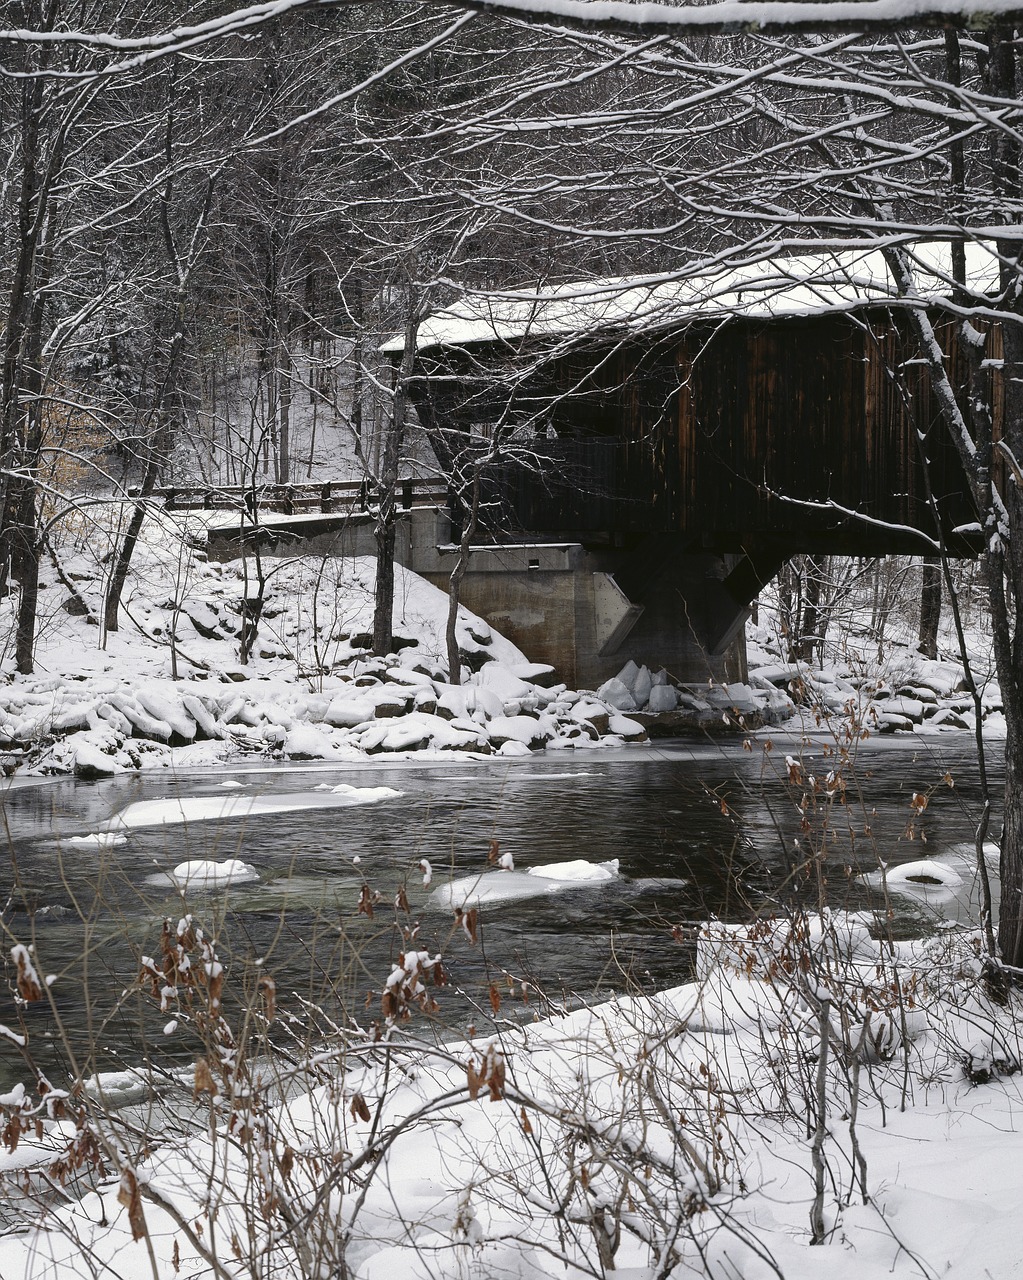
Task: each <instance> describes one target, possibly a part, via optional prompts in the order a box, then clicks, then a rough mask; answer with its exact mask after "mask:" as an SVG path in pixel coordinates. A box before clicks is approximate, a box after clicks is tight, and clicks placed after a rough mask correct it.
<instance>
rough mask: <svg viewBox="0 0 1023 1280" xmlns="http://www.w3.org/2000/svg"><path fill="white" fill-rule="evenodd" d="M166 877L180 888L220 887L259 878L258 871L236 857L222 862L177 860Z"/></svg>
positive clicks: (246, 882) (197, 859)
mask: <svg viewBox="0 0 1023 1280" xmlns="http://www.w3.org/2000/svg"><path fill="white" fill-rule="evenodd" d="M166 879H168V880H170V881H172V882H173V883H174V884H175V885H177V886H178V887H179V888H181V889H220V888H223V887H224V886H225V885H229V884H248V883H250V882H251V881H253V880H258V879H259V872H258V871H257V870H256V868H255V867H250V866H249V864H248V863H247V862H242V861H240V859H238V858H227V859H226V860H225V861H224V862H214V861H212V860H210V859H202V858H195V859H192V860H190V861H188V862H179V863H178V865H177V866H176V867H175V868H174V870H173V871H170V872H168V873H167V877H166Z"/></svg>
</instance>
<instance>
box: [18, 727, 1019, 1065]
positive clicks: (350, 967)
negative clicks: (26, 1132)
mask: <svg viewBox="0 0 1023 1280" xmlns="http://www.w3.org/2000/svg"><path fill="white" fill-rule="evenodd" d="M772 746H773V749H770V750H765V742H764V739H763V738H761V739H758V740H756V741H754V742H753V743H752V749H750V750H746V749H744V747H743V745H742V744H741V743H740V742H738V741H736V740H734V739H727V740H722V741H720V742H714V741H699V742H681V741H679V742H672V743H660V744H656V745H653V746H648V747H639V748H629V749H624V750H620V751H616V752H604V751H593V752H576V753H570V752H564V753H559V754H557V755H554V754H545V755H536V756H533V757H530V758H528V759H526V758H523V759H514V760H510V761H501V762H498V761H485V762H476V761H470V760H459V759H457V758H456V759H445V760H444V761H441V762H434V761H431V762H427V763H419V762H408V763H398V764H387V763H384V762H381V761H379V760H377V761H374V762H372V763H367V764H365V765H324V764H315V765H308V766H295V765H292V766H288V767H281V766H273V767H258V768H256V767H243V766H238V767H224V768H217V769H207V770H204V771H202V772H195V773H178V774H172V773H169V772H166V773H159V774H156V773H147V774H144V775H141V776H125V777H121V778H117V779H113V780H110V781H103V782H98V783H86V782H80V781H76V780H71V779H60V780H38V779H36V780H33V779H23V780H15V781H14V782H11V783H8V784H7V789H6V793H5V796H4V805H3V812H4V819H5V823H6V837H7V843H8V851H9V859H8V863H7V865H6V866H5V869H4V873H3V875H4V881H5V883H4V886H3V887H4V891H5V892H4V900H5V903H6V906H5V909H4V914H3V922H4V925H5V928H6V930H7V933H8V937H7V941H6V944H5V952H9V948H10V945H11V943H12V942H13V941H15V940H17V941H20V942H23V943H31V944H32V945H33V946H34V947H35V953H34V954H35V957H36V963H37V966H38V968H39V971H40V973H41V974H43V975H45V976H46V977H47V978H50V977H52V979H53V981H52V983H51V986H50V991H51V995H52V1000H53V1005H52V1007H51V1006H50V1003H49V1002H48V1001H43V1002H40V1003H39V1004H35V1005H32V1006H30V1008H29V1009H28V1011H27V1012H26V1013H25V1015H24V1016H25V1024H24V1025H25V1028H26V1029H27V1031H28V1033H29V1036H30V1039H31V1044H32V1048H33V1052H34V1053H36V1054H37V1055H39V1056H40V1061H43V1062H44V1065H45V1067H46V1070H47V1071H48V1072H52V1073H56V1074H58V1075H59V1074H60V1073H61V1072H63V1073H64V1075H65V1076H66V1075H72V1076H73V1075H74V1074H75V1073H77V1072H81V1073H83V1074H90V1073H92V1072H96V1071H109V1070H113V1069H116V1068H118V1067H119V1066H123V1065H124V1064H127V1063H132V1062H135V1061H138V1059H139V1056H140V1055H142V1054H148V1055H150V1056H151V1057H152V1058H153V1059H154V1060H155V1059H157V1058H160V1057H161V1055H163V1056H167V1055H169V1056H170V1057H171V1058H173V1056H174V1054H175V1053H176V1052H180V1054H181V1055H182V1057H183V1059H184V1058H186V1057H187V1050H186V1048H185V1047H183V1046H182V1047H180V1048H178V1049H176V1048H175V1044H176V1043H177V1042H176V1041H174V1040H173V1039H172V1040H167V1039H165V1038H164V1036H163V1033H162V1028H163V1026H164V1024H165V1023H166V1021H167V1014H166V1013H161V1011H160V1010H159V1009H158V1008H156V1005H155V1002H154V1001H152V1000H150V999H149V998H148V997H142V996H140V995H139V994H138V993H137V992H136V991H135V990H134V989H133V980H134V978H135V976H136V974H137V972H138V956H139V954H140V953H143V952H146V953H148V954H151V955H152V954H157V949H158V941H159V929H160V927H161V924H162V922H163V920H164V919H165V918H169V919H170V920H171V921H172V922H175V923H176V922H177V920H178V919H179V918H180V917H181V916H182V915H183V913H184V912H185V911H186V910H187V911H190V912H191V913H192V914H193V916H194V917H195V918H196V920H198V921H200V922H201V923H202V924H203V926H204V927H205V928H206V930H207V931H208V932H209V933H210V934H213V935H215V936H216V938H217V940H218V948H219V950H220V953H221V955H222V957H223V958H224V959H225V961H226V962H227V969H228V980H227V985H228V986H229V987H232V988H233V989H234V990H235V991H240V990H241V988H242V987H243V986H244V985H245V984H247V983H251V979H252V973H253V971H252V969H251V963H250V962H251V961H253V960H255V959H258V960H259V962H260V966H261V968H260V970H259V972H262V973H271V974H272V975H273V977H274V980H275V982H276V984H277V991H278V999H279V1002H280V1003H281V1004H282V1005H288V1006H289V1007H291V1008H293V1009H299V1008H300V1005H299V1004H298V1001H299V1000H308V1001H312V1002H314V1003H316V1004H319V1005H322V1006H325V1007H326V1008H327V1010H328V1012H329V1013H330V1015H331V1016H332V1017H337V1018H344V1017H345V1016H348V1017H358V1018H360V1019H363V1020H369V1019H372V1018H373V1017H375V1016H378V1012H377V1011H378V1009H379V992H380V989H381V987H382V986H383V983H384V981H385V979H386V977H387V974H388V972H389V970H390V966H391V963H392V962H393V960H394V958H395V957H396V955H397V954H398V952H399V951H400V950H401V948H402V947H403V946H404V945H407V938H406V940H405V941H404V942H403V940H402V937H401V936H400V934H399V931H398V929H397V928H396V925H395V919H396V913H395V910H394V908H393V905H392V904H393V901H394V899H395V896H396V894H397V893H398V891H399V889H400V888H401V887H404V888H405V892H406V895H407V898H408V900H409V907H410V910H409V912H407V913H406V912H404V911H403V912H400V913H398V923H399V924H404V925H405V926H406V927H413V922H418V925H419V931H418V933H417V934H416V936H415V941H414V944H413V945H414V946H415V947H416V948H423V949H429V950H430V951H431V953H433V952H437V951H441V952H443V954H444V957H445V964H446V967H447V969H448V971H449V974H450V977H451V978H452V985H451V986H450V987H448V988H446V989H441V990H438V991H437V993H436V995H437V998H438V1001H439V1002H440V1006H441V1008H440V1013H439V1014H438V1017H439V1018H440V1019H441V1020H442V1021H443V1024H444V1028H445V1029H464V1028H465V1027H466V1026H467V1025H469V1024H470V1023H471V1022H472V1021H473V1019H474V1013H473V1005H474V1002H477V1001H478V1002H481V1003H483V1004H485V1005H487V1007H488V1008H489V1005H488V1004H487V993H488V992H489V988H490V984H491V982H494V983H495V984H496V985H497V987H498V989H499V990H500V991H507V992H508V994H509V996H514V999H510V1000H509V1001H508V1003H507V1005H506V1009H507V1011H508V1012H509V1013H510V1014H511V1015H512V1016H531V1011H533V1010H536V1009H537V1008H546V1007H549V1004H548V1003H545V1002H551V1003H553V1004H554V1005H555V1006H561V1005H564V1004H569V1005H571V1004H573V1003H576V1002H578V1001H579V1000H580V999H592V998H596V997H599V996H600V995H602V994H605V993H607V992H608V991H610V990H623V989H627V988H632V989H636V990H650V989H653V988H655V987H658V986H663V985H667V984H672V983H678V982H680V981H684V980H686V978H687V977H688V976H689V975H690V973H691V970H692V962H693V950H692V947H691V946H689V945H686V944H685V943H682V944H680V943H679V942H678V941H676V939H675V937H673V932H672V930H673V926H675V925H679V924H683V925H685V924H690V923H692V922H696V921H699V920H701V919H704V918H706V917H707V916H708V915H715V916H719V917H722V918H725V919H733V920H735V919H741V918H744V917H746V916H748V915H749V914H750V913H751V912H752V911H754V910H764V909H768V910H770V909H774V908H775V907H777V906H779V905H782V904H784V903H785V902H788V901H791V900H792V899H793V898H799V897H804V898H805V897H807V896H809V898H810V899H811V900H813V901H816V900H817V898H818V895H820V894H821V893H822V892H826V894H827V897H828V900H829V901H830V902H831V903H832V904H834V905H836V906H845V907H851V908H854V909H859V908H865V907H871V906H874V907H876V906H878V905H883V904H882V900H881V898H880V896H879V894H878V893H877V891H876V890H872V889H870V888H869V887H867V886H866V885H865V884H864V883H863V881H862V880H861V879H860V878H859V875H858V873H859V872H863V871H872V870H876V868H877V865H878V859H879V858H881V859H883V860H884V861H885V862H889V863H900V862H905V861H908V860H912V859H917V858H920V857H921V856H934V855H942V854H943V853H945V852H946V851H948V850H950V849H954V848H955V846H957V845H960V844H962V843H963V842H967V841H970V840H971V839H972V837H973V830H974V824H975V820H976V811H977V808H978V795H977V769H976V763H975V760H974V754H973V744H972V741H971V740H970V739H969V737H968V736H967V735H965V734H962V735H960V734H948V735H942V736H940V737H934V738H930V739H914V740H912V741H910V740H907V739H898V740H894V739H883V740H871V741H870V742H868V743H865V744H861V745H860V746H858V748H857V753H856V756H855V759H854V760H853V761H852V762H850V763H847V764H846V765H845V766H844V767H843V770H842V772H843V775H844V781H845V784H846V789H845V792H844V800H843V799H842V796H841V794H840V793H839V792H837V791H836V788H835V786H834V784H833V783H829V784H828V785H827V788H826V790H827V791H830V792H831V793H832V798H831V800H830V801H829V800H828V798H827V796H826V794H825V789H824V788H821V789H820V791H819V793H818V796H817V798H816V800H815V801H813V800H811V801H808V802H807V804H806V806H805V807H801V805H802V803H803V797H804V796H806V795H808V794H809V790H808V787H809V784H808V783H807V780H806V779H807V775H813V776H815V777H817V778H818V779H819V780H820V779H823V778H825V777H826V776H827V774H828V773H829V772H830V771H832V770H835V769H836V759H837V756H836V755H835V753H834V750H833V747H830V746H828V744H827V743H826V742H824V743H823V744H822V743H817V744H816V745H814V746H812V747H810V748H807V747H805V746H804V745H803V744H802V743H801V742H800V741H799V739H794V738H791V737H788V738H786V737H782V736H777V737H776V738H775V739H774V740H773V742H772ZM787 757H789V758H792V759H795V758H797V757H801V758H802V775H801V778H800V780H799V781H797V782H793V781H791V780H790V767H789V765H788V764H787V763H786V758H787ZM1000 771H1001V761H1000V756H999V758H998V759H997V760H995V761H994V774H995V778H994V780H995V786H996V788H997V786H998V785H1000V781H1001V772H1000ZM946 774H947V775H949V777H950V779H951V781H952V783H953V784H954V785H952V786H950V785H948V780H947V779H946ZM225 782H237V783H241V784H242V788H239V789H238V790H237V791H233V792H231V793H230V794H232V795H235V794H242V791H243V789H244V794H246V795H250V794H258V795H260V796H265V797H281V796H288V797H289V798H290V799H293V800H294V801H295V802H296V803H299V804H301V803H302V801H303V797H309V799H310V800H311V801H312V802H314V803H315V798H316V797H322V795H323V792H322V791H320V792H316V791H314V788H317V787H321V788H322V787H323V786H325V785H334V784H337V783H348V784H350V785H353V786H356V787H380V786H386V787H390V788H393V789H395V790H396V791H398V792H400V793H401V795H400V796H399V797H396V798H390V799H387V800H384V801H382V802H379V803H375V804H367V805H361V806H353V807H347V808H342V809H338V808H329V807H302V808H297V809H294V810H291V811H288V812H282V813H276V814H272V815H264V816H260V817H258V818H257V817H250V818H244V819H242V818H234V819H227V820H221V821H206V822H187V823H180V824H177V825H171V826H163V827H142V828H137V829H133V830H131V831H130V832H129V833H128V839H127V841H126V842H125V843H123V844H121V845H119V846H117V847H115V848H112V849H107V850H97V849H90V848H87V847H81V846H79V845H75V844H72V843H71V839H72V838H73V837H80V836H82V835H84V834H87V833H90V832H95V831H97V830H98V829H100V828H101V826H102V825H103V824H104V823H105V822H106V821H108V820H109V819H110V817H111V815H112V814H114V813H116V812H117V811H119V810H122V809H123V808H124V807H125V806H126V805H128V804H130V803H133V802H136V801H139V800H142V799H147V800H151V799H158V798H161V797H173V796H179V797H185V798H194V797H202V796H207V797H208V796H215V795H219V796H224V795H225V794H227V792H225V789H224V785H223V784H224V783H225ZM914 793H916V794H918V795H924V796H926V797H927V805H926V808H924V809H922V810H921V809H920V802H919V801H917V805H916V809H914V807H913V804H912V797H913V795H914ZM840 801H841V802H840ZM825 814H827V815H828V817H827V823H828V825H827V827H825ZM914 814H916V815H917V816H916V820H915V821H914V822H913V824H912V835H913V838H912V839H910V838H908V834H907V825H908V824H910V820H911V819H913V818H914ZM494 841H496V842H497V851H498V853H499V854H505V853H507V854H511V856H512V858H513V859H514V861H515V865H516V868H518V869H520V870H521V869H525V868H529V867H533V866H537V865H543V864H558V863H566V862H571V861H575V860H579V859H585V860H587V861H589V862H592V863H603V862H609V861H611V860H613V859H617V860H618V861H619V868H620V874H619V875H618V876H617V877H615V878H613V879H608V880H606V881H603V882H600V883H595V884H586V883H573V884H571V885H569V886H567V887H565V888H564V889H563V890H561V891H560V892H557V893H552V894H550V895H548V896H544V897H540V898H530V899H527V900H521V901H508V902H501V903H493V904H489V905H485V906H484V907H483V908H482V910H481V913H480V924H479V930H478V933H479V937H478V939H477V941H476V943H475V945H474V944H472V943H470V941H469V939H468V937H467V936H466V935H465V933H464V931H462V930H459V929H457V928H456V927H454V924H453V916H452V912H451V911H450V909H442V908H441V907H438V906H437V905H435V904H434V903H432V902H431V899H430V895H431V894H433V893H434V892H435V891H436V889H437V888H438V886H440V885H442V884H443V883H445V882H446V881H448V880H450V879H452V878H457V877H461V876H465V875H468V874H474V873H487V874H492V875H498V876H499V875H500V874H501V873H500V872H497V871H494V870H493V868H492V866H490V865H489V864H488V852H489V851H490V850H491V847H492V842H494ZM822 842H823V844H824V846H825V854H826V856H825V857H824V858H823V859H821V860H819V861H815V860H814V859H812V858H811V857H809V855H811V854H813V853H814V852H817V851H820V850H821V847H822ZM228 858H238V859H241V860H243V861H244V862H245V863H247V864H249V865H250V866H251V867H253V868H254V869H255V871H256V872H257V873H258V880H257V881H253V882H252V883H248V884H239V885H235V886H231V887H228V888H222V889H217V890H210V891H206V890H195V891H188V892H187V893H186V894H185V897H184V899H183V897H182V894H181V893H180V892H179V891H177V890H176V889H175V888H174V887H173V886H172V885H168V884H167V883H166V882H165V881H164V882H163V883H160V880H161V878H162V877H163V876H164V875H165V873H166V872H167V871H168V870H170V869H172V868H173V867H175V866H176V865H177V864H179V863H181V862H183V861H186V860H189V859H193V860H194V859H215V860H218V861H223V860H225V859H228ZM423 859H426V860H428V861H429V862H430V864H432V868H433V883H432V884H431V885H430V886H429V887H426V886H424V885H423V883H422V881H423V873H422V871H421V869H420V866H419V864H420V861H421V860H423ZM822 878H826V881H827V883H826V885H825V886H823V889H822V884H821V880H822ZM364 884H365V885H366V886H368V890H369V893H370V894H374V893H378V894H379V895H380V897H379V900H378V901H377V903H376V905H375V907H374V910H373V915H372V917H370V916H369V915H368V914H366V913H365V912H360V911H359V902H360V898H362V897H363V885H364ZM970 897H971V893H970V886H969V884H968V883H967V884H966V885H964V887H963V889H962V891H961V892H959V893H957V894H955V895H952V896H951V897H950V896H949V895H948V894H946V893H939V894H930V895H928V894H927V893H921V894H917V895H916V897H915V898H914V897H910V898H893V900H892V901H893V904H894V906H895V920H894V927H895V928H896V929H897V930H899V931H900V932H901V933H903V934H908V933H912V932H918V931H920V930H922V929H926V928H928V927H930V926H931V925H932V923H933V920H934V918H935V915H936V914H937V915H939V916H940V915H951V916H952V918H964V917H965V916H967V915H968V914H969V912H970V911H971V910H972V908H971V906H970ZM676 936H677V935H676ZM507 975H511V977H512V978H513V979H514V989H513V988H512V985H511V983H510V981H509V979H508V977H507ZM523 982H525V983H526V984H527V985H526V989H525V990H526V994H527V995H528V997H529V1000H528V1004H527V1003H524V1002H523V1000H522V994H523V987H522V983H523ZM541 993H542V994H541ZM18 1016H19V1015H18V1012H17V1010H16V1009H15V1007H14V1002H13V1000H11V999H10V997H7V998H6V999H5V1000H4V1003H3V1005H2V1006H0V1022H3V1023H6V1024H7V1025H8V1026H10V1027H12V1028H16V1027H17V1025H18ZM24 1076H25V1068H24V1064H23V1063H22V1062H21V1060H20V1056H19V1054H18V1051H17V1050H16V1049H15V1048H14V1047H13V1046H12V1045H11V1044H10V1042H9V1041H0V1085H8V1084H9V1083H10V1082H11V1081H12V1080H14V1079H16V1078H24Z"/></svg>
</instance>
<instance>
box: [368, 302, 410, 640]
mask: <svg viewBox="0 0 1023 1280" xmlns="http://www.w3.org/2000/svg"><path fill="white" fill-rule="evenodd" d="M418 331H419V315H418V312H417V309H416V307H415V306H414V305H413V304H410V306H409V314H408V318H407V320H406V324H405V349H404V351H403V352H402V356H401V362H400V364H399V366H398V368H397V370H395V374H394V383H393V398H392V401H391V421H390V422H389V423H388V425H387V429H386V435H385V438H384V450H383V457H382V460H381V465H380V505H379V507H378V508H377V518H376V526H375V529H374V536H375V540H376V551H377V572H376V586H375V589H374V604H373V652H374V653H375V654H376V655H377V656H378V657H383V656H384V654H387V653H390V652H391V648H392V641H393V636H392V634H391V627H392V623H393V619H394V544H395V525H396V522H397V518H398V506H397V494H398V471H399V468H400V466H401V452H402V446H403V445H404V441H405V419H406V416H407V414H408V380H409V378H410V377H411V376H412V366H413V364H414V363H415V358H416V337H417V334H418Z"/></svg>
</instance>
